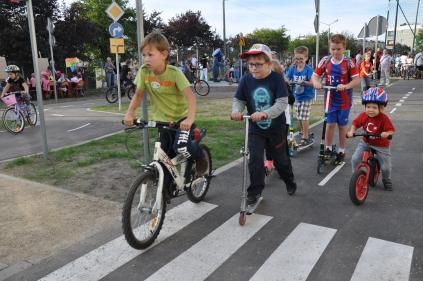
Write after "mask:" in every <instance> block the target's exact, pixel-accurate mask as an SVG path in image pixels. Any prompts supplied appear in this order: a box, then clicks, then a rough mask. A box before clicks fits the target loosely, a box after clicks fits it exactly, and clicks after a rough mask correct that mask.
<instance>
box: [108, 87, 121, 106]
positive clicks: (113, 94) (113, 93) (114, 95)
mask: <svg viewBox="0 0 423 281" xmlns="http://www.w3.org/2000/svg"><path fill="white" fill-rule="evenodd" d="M106 100H107V101H108V102H109V103H115V102H117V100H118V92H117V88H116V87H110V88H108V89H107V91H106Z"/></svg>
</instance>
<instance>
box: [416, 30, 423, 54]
mask: <svg viewBox="0 0 423 281" xmlns="http://www.w3.org/2000/svg"><path fill="white" fill-rule="evenodd" d="M416 50H421V51H422V50H423V29H420V31H419V32H418V33H417V36H416Z"/></svg>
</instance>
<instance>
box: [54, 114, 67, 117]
mask: <svg viewBox="0 0 423 281" xmlns="http://www.w3.org/2000/svg"><path fill="white" fill-rule="evenodd" d="M51 116H56V117H64V116H65V115H63V114H52V115H51Z"/></svg>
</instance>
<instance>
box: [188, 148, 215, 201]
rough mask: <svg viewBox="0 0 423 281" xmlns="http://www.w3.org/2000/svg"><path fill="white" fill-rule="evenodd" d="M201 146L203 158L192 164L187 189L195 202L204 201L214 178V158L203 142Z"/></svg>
mask: <svg viewBox="0 0 423 281" xmlns="http://www.w3.org/2000/svg"><path fill="white" fill-rule="evenodd" d="M200 147H201V151H202V153H203V158H202V159H200V160H197V161H196V162H195V164H194V165H192V166H193V167H192V173H191V183H190V186H189V187H188V188H187V190H186V192H187V196H188V199H189V200H191V201H192V202H194V203H199V202H201V201H203V199H204V197H205V196H206V194H207V191H208V190H209V186H210V182H211V179H212V176H211V175H212V158H211V154H210V150H209V148H208V147H207V146H206V145H204V144H201V145H200ZM200 161H201V162H200Z"/></svg>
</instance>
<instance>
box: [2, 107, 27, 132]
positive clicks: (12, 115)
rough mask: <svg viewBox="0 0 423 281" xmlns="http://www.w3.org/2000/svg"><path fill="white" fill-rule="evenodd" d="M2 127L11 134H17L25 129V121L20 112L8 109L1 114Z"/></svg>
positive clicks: (11, 108)
mask: <svg viewBox="0 0 423 281" xmlns="http://www.w3.org/2000/svg"><path fill="white" fill-rule="evenodd" d="M2 120H3V126H4V127H5V128H6V130H8V131H9V132H11V133H12V134H19V133H20V132H22V131H23V130H24V128H25V119H24V117H23V115H22V112H20V111H18V110H15V108H14V107H9V108H8V109H6V111H5V112H4V113H3V117H2Z"/></svg>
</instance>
